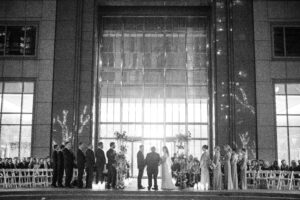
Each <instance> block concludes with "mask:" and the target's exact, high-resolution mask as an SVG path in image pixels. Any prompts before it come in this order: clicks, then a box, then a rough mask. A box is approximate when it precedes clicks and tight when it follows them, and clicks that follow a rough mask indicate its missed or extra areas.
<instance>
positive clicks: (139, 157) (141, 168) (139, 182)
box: [137, 145, 145, 190]
mask: <svg viewBox="0 0 300 200" xmlns="http://www.w3.org/2000/svg"><path fill="white" fill-rule="evenodd" d="M137 164H138V170H139V174H138V178H137V187H138V189H139V190H140V189H145V187H144V186H143V185H142V178H143V174H144V168H145V158H144V145H140V150H139V152H138V153H137Z"/></svg>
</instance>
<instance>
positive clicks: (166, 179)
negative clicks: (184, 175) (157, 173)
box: [161, 155, 175, 190]
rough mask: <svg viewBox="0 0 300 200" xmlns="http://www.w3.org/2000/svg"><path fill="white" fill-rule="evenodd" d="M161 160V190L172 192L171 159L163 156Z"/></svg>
mask: <svg viewBox="0 0 300 200" xmlns="http://www.w3.org/2000/svg"><path fill="white" fill-rule="evenodd" d="M161 160H162V163H161V189H162V190H174V189H175V186H174V184H173V182H172V174H171V159H170V157H169V156H168V155H163V156H162V157H161Z"/></svg>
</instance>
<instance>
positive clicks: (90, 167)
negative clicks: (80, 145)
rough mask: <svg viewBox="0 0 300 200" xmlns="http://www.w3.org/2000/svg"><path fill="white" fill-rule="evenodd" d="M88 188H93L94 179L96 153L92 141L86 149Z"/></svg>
mask: <svg viewBox="0 0 300 200" xmlns="http://www.w3.org/2000/svg"><path fill="white" fill-rule="evenodd" d="M85 153H86V170H85V171H86V188H88V189H91V188H92V183H93V179H94V175H93V172H94V166H95V155H94V151H93V145H92V144H91V143H90V144H89V145H88V149H87V150H86V152H85Z"/></svg>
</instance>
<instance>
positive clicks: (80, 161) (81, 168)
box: [77, 142, 85, 188]
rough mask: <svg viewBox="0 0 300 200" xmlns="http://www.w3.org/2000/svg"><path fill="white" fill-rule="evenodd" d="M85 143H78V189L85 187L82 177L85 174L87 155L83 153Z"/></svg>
mask: <svg viewBox="0 0 300 200" xmlns="http://www.w3.org/2000/svg"><path fill="white" fill-rule="evenodd" d="M83 148H84V143H82V142H79V143H78V150H77V169H78V187H79V188H82V187H83V182H82V177H83V172H84V165H85V155H84V153H83Z"/></svg>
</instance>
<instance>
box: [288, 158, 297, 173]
mask: <svg viewBox="0 0 300 200" xmlns="http://www.w3.org/2000/svg"><path fill="white" fill-rule="evenodd" d="M289 170H290V171H297V163H296V161H295V160H292V161H291V166H290V168H289Z"/></svg>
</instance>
